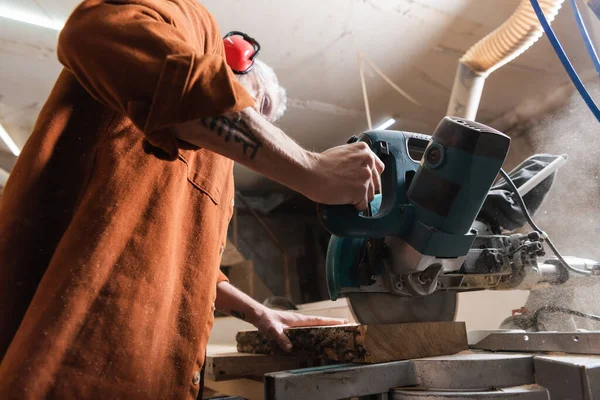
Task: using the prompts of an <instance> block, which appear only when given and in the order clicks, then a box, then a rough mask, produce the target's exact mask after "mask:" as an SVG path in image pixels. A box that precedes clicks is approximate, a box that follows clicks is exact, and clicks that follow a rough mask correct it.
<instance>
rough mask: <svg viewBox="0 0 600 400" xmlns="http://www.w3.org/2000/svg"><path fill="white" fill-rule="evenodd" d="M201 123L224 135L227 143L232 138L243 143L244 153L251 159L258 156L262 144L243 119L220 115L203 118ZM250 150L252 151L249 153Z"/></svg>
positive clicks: (219, 134)
mask: <svg viewBox="0 0 600 400" xmlns="http://www.w3.org/2000/svg"><path fill="white" fill-rule="evenodd" d="M201 123H202V125H203V126H204V127H205V128H207V129H209V130H210V131H212V132H215V133H216V134H217V136H219V137H223V138H224V139H225V142H226V143H229V142H230V141H231V139H233V140H234V142H236V143H241V144H242V149H243V152H244V155H248V156H249V157H250V159H251V160H253V159H254V157H256V153H258V149H260V147H261V146H262V143H260V141H259V140H258V138H257V137H256V135H254V134H253V133H252V131H251V130H250V127H249V126H248V124H247V123H246V122H245V121H243V120H241V119H240V120H237V121H233V120H231V119H230V118H228V117H224V116H220V117H210V118H202V119H201ZM248 151H250V153H249V154H248Z"/></svg>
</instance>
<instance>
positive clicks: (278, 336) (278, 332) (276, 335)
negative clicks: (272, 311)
mask: <svg viewBox="0 0 600 400" xmlns="http://www.w3.org/2000/svg"><path fill="white" fill-rule="evenodd" d="M269 336H270V337H271V338H272V339H274V340H275V341H276V342H277V344H278V345H279V347H281V349H282V350H283V351H287V352H290V351H292V348H293V346H292V342H290V339H289V338H288V337H287V336H286V334H285V332H284V331H283V328H282V327H278V328H275V327H271V328H269Z"/></svg>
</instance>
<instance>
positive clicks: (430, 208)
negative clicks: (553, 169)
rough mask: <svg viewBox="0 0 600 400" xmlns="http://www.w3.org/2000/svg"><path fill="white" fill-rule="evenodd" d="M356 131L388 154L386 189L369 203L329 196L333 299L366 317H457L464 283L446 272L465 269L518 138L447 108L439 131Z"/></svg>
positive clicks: (325, 218) (323, 213)
mask: <svg viewBox="0 0 600 400" xmlns="http://www.w3.org/2000/svg"><path fill="white" fill-rule="evenodd" d="M352 140H360V141H364V142H366V143H367V144H368V145H369V146H370V148H371V149H372V151H373V152H375V153H376V154H377V156H378V157H379V158H380V159H381V160H382V161H383V162H384V164H385V171H384V172H383V174H382V176H381V180H382V194H381V195H378V196H376V197H375V199H374V200H373V201H372V202H371V204H370V209H369V210H366V211H365V212H362V213H359V212H357V210H356V209H355V208H354V207H352V206H323V205H320V206H319V218H320V221H321V223H322V224H323V226H324V227H325V229H327V231H329V232H330V233H331V234H332V237H331V239H330V243H329V248H328V252H327V286H328V289H329V295H330V297H331V299H332V300H335V299H337V298H338V297H340V296H347V297H349V300H350V303H351V305H352V308H353V310H354V312H355V314H357V317H358V319H359V321H360V322H363V323H377V322H390V323H392V322H410V321H422V320H448V319H452V318H453V316H454V311H455V308H456V293H455V292H452V291H444V290H443V288H442V287H440V285H439V284H438V278H439V277H440V276H441V275H443V274H447V273H452V272H454V271H458V270H459V269H460V268H461V266H462V264H463V262H464V260H465V257H466V256H467V254H468V253H469V250H470V249H471V246H472V245H473V242H474V240H475V238H476V237H477V231H476V230H474V229H472V226H473V223H474V221H475V219H476V217H477V215H478V213H479V211H480V209H481V207H482V205H483V202H484V200H485V198H486V196H487V193H488V191H489V189H490V187H491V186H492V184H493V182H494V180H495V178H496V175H497V174H498V172H499V170H500V168H501V166H502V164H503V162H504V159H505V157H506V154H507V152H508V148H509V144H510V138H509V137H508V136H506V135H504V134H502V133H500V132H498V131H496V130H494V129H492V128H489V127H487V126H485V125H482V124H479V123H476V122H472V121H465V120H462V119H458V118H452V117H445V118H444V119H443V120H442V121H441V122H440V124H439V125H438V127H437V129H436V130H435V132H434V134H433V135H432V136H427V135H422V134H416V133H410V132H400V131H370V132H366V133H364V134H362V135H361V136H360V137H358V138H354V139H352ZM359 310H360V311H359ZM432 310H438V311H435V312H433V311H432ZM436 312H437V314H436ZM358 314H360V315H358Z"/></svg>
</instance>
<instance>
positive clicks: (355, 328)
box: [236, 322, 469, 363]
mask: <svg viewBox="0 0 600 400" xmlns="http://www.w3.org/2000/svg"><path fill="white" fill-rule="evenodd" d="M287 336H288V337H289V338H290V340H291V342H292V344H293V345H294V350H293V351H292V353H291V354H292V355H296V356H297V355H302V356H304V357H306V358H317V357H319V358H327V359H329V360H334V361H343V362H356V363H379V362H388V361H398V360H406V359H411V358H423V357H433V356H442V355H449V354H455V353H458V352H460V351H463V350H467V349H468V347H469V346H468V342H467V330H466V328H465V323H464V322H426V323H411V324H392V325H343V326H334V327H313V328H294V329H289V330H288V331H287ZM236 339H237V350H238V351H239V352H240V353H253V354H277V355H279V354H285V353H284V352H283V351H281V349H279V347H278V346H277V345H276V344H275V343H274V342H272V341H270V340H269V339H267V338H266V337H264V336H263V335H261V334H260V333H258V331H245V332H239V333H238V334H237V337H236Z"/></svg>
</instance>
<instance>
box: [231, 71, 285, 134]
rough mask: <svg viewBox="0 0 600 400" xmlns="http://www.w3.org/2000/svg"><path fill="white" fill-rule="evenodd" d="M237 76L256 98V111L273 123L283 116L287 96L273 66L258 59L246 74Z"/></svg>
mask: <svg viewBox="0 0 600 400" xmlns="http://www.w3.org/2000/svg"><path fill="white" fill-rule="evenodd" d="M237 78H238V80H239V81H240V83H241V84H242V85H243V86H244V88H246V90H247V91H248V93H250V95H251V96H252V97H253V98H254V100H255V102H256V111H258V112H259V113H261V114H262V115H263V116H264V117H265V118H266V119H267V120H268V121H269V122H271V123H273V122H275V121H277V120H278V119H279V118H281V117H282V116H283V114H284V112H285V110H286V106H287V96H286V92H285V89H284V88H283V87H281V86H280V85H279V80H278V79H277V75H276V74H275V72H274V71H273V69H271V67H269V66H268V65H267V64H265V63H264V62H262V61H260V60H258V59H256V60H255V61H254V66H253V67H252V69H251V70H250V71H248V72H247V73H246V74H243V75H237Z"/></svg>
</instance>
